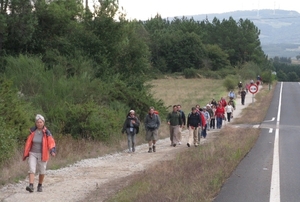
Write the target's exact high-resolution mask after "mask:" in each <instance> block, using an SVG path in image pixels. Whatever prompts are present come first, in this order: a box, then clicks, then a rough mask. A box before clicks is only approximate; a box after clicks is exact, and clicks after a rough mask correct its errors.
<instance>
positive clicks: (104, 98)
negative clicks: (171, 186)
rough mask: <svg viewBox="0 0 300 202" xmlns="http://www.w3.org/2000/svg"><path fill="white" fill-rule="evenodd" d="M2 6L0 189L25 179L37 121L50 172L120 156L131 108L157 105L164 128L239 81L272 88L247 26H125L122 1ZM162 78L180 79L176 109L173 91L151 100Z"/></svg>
mask: <svg viewBox="0 0 300 202" xmlns="http://www.w3.org/2000/svg"><path fill="white" fill-rule="evenodd" d="M0 4H1V6H0V97H1V99H0V113H1V116H0V131H1V133H0V170H1V172H0V186H2V185H5V184H7V183H10V182H18V180H20V179H24V177H25V175H26V173H27V170H26V166H24V163H25V162H21V156H22V151H23V147H24V143H25V139H26V138H27V135H28V133H29V132H28V129H29V128H30V127H32V125H33V124H34V117H35V115H36V114H37V113H40V114H42V115H44V116H45V119H46V126H47V127H48V128H49V129H50V131H51V132H52V134H53V135H54V138H55V140H56V143H57V156H56V157H55V158H52V159H51V161H49V164H48V168H49V169H56V168H60V167H62V166H66V165H68V164H71V163H73V162H75V161H78V160H80V159H82V158H87V157H95V156H99V155H103V154H105V153H109V152H115V151H119V150H122V149H123V148H124V146H125V141H124V140H125V139H126V138H125V136H122V135H121V126H122V124H123V121H124V119H125V116H126V114H127V113H128V111H129V110H130V109H134V110H135V111H136V113H137V115H138V116H139V118H140V119H141V120H143V118H144V117H145V115H146V114H147V111H148V108H149V106H154V107H155V108H156V109H157V110H158V111H159V112H160V116H161V117H162V119H164V117H165V116H166V114H167V112H168V110H169V108H168V107H169V105H171V104H182V105H183V106H184V108H186V110H189V109H190V107H191V106H194V105H195V104H196V103H198V104H200V105H204V104H206V102H208V101H210V100H211V98H213V97H214V98H215V99H219V97H220V96H221V95H222V94H223V92H224V91H226V90H228V88H232V86H235V85H236V84H237V82H238V81H240V80H241V81H243V82H248V81H249V80H250V79H255V78H256V76H257V75H261V76H262V78H263V80H264V82H265V83H268V82H272V80H273V78H272V75H271V71H273V70H274V63H273V61H270V60H268V57H267V56H266V55H265V54H264V52H263V51H262V49H261V46H260V41H259V34H260V32H259V30H258V29H257V27H256V26H255V25H254V24H253V22H251V21H250V20H248V19H240V20H239V21H235V20H233V19H232V18H229V19H223V20H219V19H216V18H215V19H214V20H213V21H212V22H209V21H207V20H203V21H195V20H194V19H187V18H185V17H182V18H175V19H173V20H172V21H170V20H167V19H163V18H161V16H160V15H159V14H158V15H157V16H155V17H154V18H151V19H149V20H147V21H137V20H132V21H129V20H127V19H126V18H125V14H124V13H123V11H122V10H121V9H120V8H119V6H118V1H117V0H101V1H99V4H97V5H95V7H94V8H95V9H94V10H93V11H90V10H89V9H85V8H84V6H83V5H82V1H79V0H68V1H47V2H45V1H34V2H33V1H28V0H19V1H1V0H0ZM91 6H92V5H91ZM224 36H226V37H224ZM291 76H293V75H291ZM165 77H171V78H181V79H178V80H177V82H178V83H177V84H176V86H177V91H178V92H180V96H178V97H176V98H177V99H176V102H175V103H173V102H169V100H170V97H171V95H169V94H168V92H169V91H170V88H171V87H172V86H168V85H167V84H168V83H165V84H164V85H165V86H168V88H165V87H159V88H161V89H162V90H165V93H163V94H157V92H160V90H159V89H156V90H154V91H153V89H155V86H153V88H152V85H153V84H154V85H156V82H157V83H159V82H163V81H162V80H160V78H165ZM187 78H188V79H187ZM287 78H288V77H287ZM189 79H190V81H191V82H193V86H194V87H193V88H190V85H191V84H188V83H186V84H185V82H187V81H188V80H189ZM225 81H226V82H225ZM194 84H195V85H194ZM210 87H212V88H210ZM183 89H185V90H183ZM204 89H205V90H204ZM189 90H191V91H189ZM201 91H202V92H203V94H201ZM167 94H168V98H167V99H164V98H165V96H164V95H167ZM186 97H187V98H186ZM191 97H195V99H193V100H189V99H190V98H191ZM179 98H180V100H178V99H179ZM178 101H179V102H181V103H177V102H178ZM162 129H163V130H165V129H164V128H162ZM141 142H143V138H139V139H138V143H141Z"/></svg>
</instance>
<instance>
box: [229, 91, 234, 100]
mask: <svg viewBox="0 0 300 202" xmlns="http://www.w3.org/2000/svg"><path fill="white" fill-rule="evenodd" d="M228 97H229V100H233V99H235V93H234V91H233V90H230V91H229V93H228Z"/></svg>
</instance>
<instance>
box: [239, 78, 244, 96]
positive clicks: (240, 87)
mask: <svg viewBox="0 0 300 202" xmlns="http://www.w3.org/2000/svg"><path fill="white" fill-rule="evenodd" d="M242 87H243V83H242V82H241V81H240V82H239V83H238V89H239V94H240V92H241V90H242Z"/></svg>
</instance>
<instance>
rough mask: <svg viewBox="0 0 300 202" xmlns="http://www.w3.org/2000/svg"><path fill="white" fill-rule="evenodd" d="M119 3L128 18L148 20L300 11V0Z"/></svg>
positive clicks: (128, 0) (123, 0) (125, 0)
mask: <svg viewBox="0 0 300 202" xmlns="http://www.w3.org/2000/svg"><path fill="white" fill-rule="evenodd" d="M119 5H120V6H122V7H123V8H124V10H125V12H126V13H127V17H128V19H138V20H147V19H149V18H151V17H154V16H155V15H156V13H159V14H160V15H161V16H162V17H163V18H166V17H174V16H184V15H197V14H210V13H223V12H230V11H236V10H257V9H274V8H275V9H283V10H294V11H298V12H299V13H300V1H299V0H276V1H274V0H273V1H272V0H181V1H179V0H119Z"/></svg>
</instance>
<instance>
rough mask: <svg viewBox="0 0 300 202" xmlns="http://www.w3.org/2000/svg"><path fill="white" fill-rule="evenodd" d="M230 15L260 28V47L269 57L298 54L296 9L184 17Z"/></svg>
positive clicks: (299, 31) (299, 16)
mask: <svg viewBox="0 0 300 202" xmlns="http://www.w3.org/2000/svg"><path fill="white" fill-rule="evenodd" d="M230 16H231V17H232V18H233V19H234V20H236V21H238V20H239V19H241V18H242V19H249V20H251V21H252V22H253V23H254V24H255V25H256V26H257V27H258V28H259V29H260V31H261V34H260V41H261V45H262V49H263V51H264V52H265V53H266V55H268V56H269V58H272V57H274V56H279V57H291V58H293V57H296V56H297V55H300V14H299V13H298V12H296V11H288V10H280V9H275V10H269V9H264V10H251V11H249V10H248V11H234V12H227V13H219V14H205V15H193V16H186V17H188V18H190V17H193V18H194V20H196V21H202V20H205V19H206V18H207V19H208V20H209V21H212V20H213V18H214V17H216V18H218V19H219V20H220V21H222V20H223V19H228V18H229V17H230Z"/></svg>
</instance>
